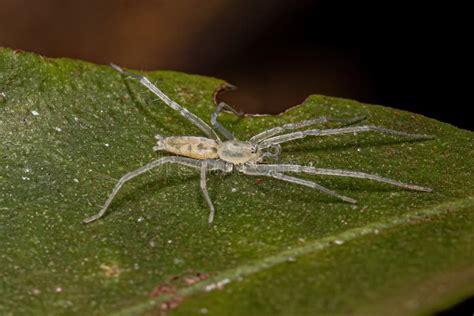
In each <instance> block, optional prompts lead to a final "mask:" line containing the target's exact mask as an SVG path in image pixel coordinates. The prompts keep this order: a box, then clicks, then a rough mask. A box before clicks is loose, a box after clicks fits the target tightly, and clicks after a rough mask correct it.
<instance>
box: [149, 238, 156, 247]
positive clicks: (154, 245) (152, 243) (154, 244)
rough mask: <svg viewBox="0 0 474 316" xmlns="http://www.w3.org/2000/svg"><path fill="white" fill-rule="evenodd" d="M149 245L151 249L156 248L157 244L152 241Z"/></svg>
mask: <svg viewBox="0 0 474 316" xmlns="http://www.w3.org/2000/svg"><path fill="white" fill-rule="evenodd" d="M148 244H149V245H150V247H151V248H154V247H156V242H154V241H153V240H150V241H149V242H148Z"/></svg>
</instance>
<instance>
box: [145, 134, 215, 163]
mask: <svg viewBox="0 0 474 316" xmlns="http://www.w3.org/2000/svg"><path fill="white" fill-rule="evenodd" d="M217 148H218V143H217V142H216V141H215V140H213V139H210V138H206V137H197V136H171V137H165V138H162V139H159V140H158V143H157V146H155V147H154V149H155V150H165V151H168V152H170V153H173V154H176V155H180V156H185V157H190V158H195V159H217V158H219V156H218V154H217Z"/></svg>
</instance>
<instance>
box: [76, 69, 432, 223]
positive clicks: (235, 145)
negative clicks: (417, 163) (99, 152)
mask: <svg viewBox="0 0 474 316" xmlns="http://www.w3.org/2000/svg"><path fill="white" fill-rule="evenodd" d="M112 67H113V68H114V69H115V70H117V71H119V72H120V73H122V74H126V75H129V76H131V77H133V78H135V79H138V80H139V81H140V83H141V84H142V85H144V86H145V87H147V88H148V89H149V90H150V91H151V92H153V93H154V94H155V95H157V96H158V97H159V98H160V99H161V100H162V101H163V102H164V103H165V104H166V105H168V106H169V107H171V108H172V109H174V110H176V111H178V113H180V114H181V115H182V116H184V117H185V118H186V119H188V120H189V121H190V122H191V123H192V124H194V125H196V126H197V127H198V128H199V129H200V130H201V131H202V132H203V133H204V134H205V135H206V136H207V137H200V136H169V137H161V136H160V135H156V139H157V140H158V142H157V145H156V146H154V147H153V149H154V150H155V151H167V152H170V153H173V154H176V155H178V156H167V157H163V158H160V159H157V160H154V161H152V162H150V163H148V164H146V165H144V166H143V167H141V168H138V169H136V170H134V171H132V172H129V173H127V174H126V175H124V176H123V177H122V178H120V180H119V181H118V182H117V184H116V185H115V187H114V189H113V190H112V193H110V195H109V197H108V198H107V200H106V201H105V204H104V206H103V207H102V209H101V210H100V212H99V213H97V214H96V215H94V216H92V217H89V218H87V219H85V220H84V223H90V222H92V221H95V220H97V219H99V218H101V217H102V216H103V215H104V214H105V212H106V210H107V208H108V207H109V205H110V203H111V202H112V200H113V199H114V197H115V195H116V194H117V192H118V191H119V190H120V188H121V187H122V186H123V184H124V183H125V182H127V181H128V180H131V179H132V178H134V177H136V176H138V175H140V174H142V173H144V172H147V171H149V170H151V169H153V168H156V167H158V166H161V165H163V164H167V163H174V164H181V165H185V166H188V167H192V168H196V169H199V170H200V171H201V181H200V184H201V191H202V194H203V196H204V198H205V200H206V202H207V204H208V205H209V209H210V213H209V218H208V222H209V224H210V223H212V221H213V219H214V213H215V208H214V205H213V204H212V201H211V199H210V197H209V193H208V191H207V188H206V173H207V171H209V170H220V171H223V172H226V173H227V172H231V171H233V170H237V171H239V172H242V173H244V174H247V175H252V176H264V177H271V178H275V179H280V180H283V181H288V182H292V183H296V184H300V185H304V186H308V187H310V188H313V189H317V190H319V191H322V192H324V193H326V194H329V195H331V196H334V197H336V198H338V199H340V200H342V201H344V202H348V203H356V200H354V199H352V198H349V197H346V196H343V195H340V194H338V193H336V192H334V191H332V190H329V189H327V188H325V187H323V186H321V185H319V184H317V183H316V182H313V181H309V180H306V179H300V178H297V177H293V176H289V175H287V174H285V173H286V172H296V173H301V172H303V173H309V174H316V175H332V176H341V177H353V178H362V179H370V180H375V181H379V182H384V183H389V184H392V185H396V186H399V187H402V188H406V189H410V190H417V191H424V192H431V191H432V190H431V189H430V188H427V187H422V186H418V185H413V184H406V183H402V182H399V181H396V180H392V179H387V178H384V177H380V176H377V175H372V174H367V173H363V172H358V171H349V170H340V169H324V168H315V167H311V166H301V165H295V164H261V162H262V160H263V159H264V158H266V157H272V158H278V157H279V155H280V144H282V143H286V142H289V141H293V140H296V139H301V138H304V137H306V136H331V135H340V134H352V133H358V132H370V131H374V132H379V133H386V134H392V135H398V136H405V137H411V138H412V139H417V140H418V139H432V137H431V136H428V135H422V134H409V133H405V132H400V131H396V130H392V129H388V128H383V127H377V126H372V125H363V126H345V127H340V128H331V129H323V130H322V129H308V130H303V131H296V132H295V131H293V130H296V129H300V128H303V127H308V126H311V125H315V124H319V123H325V122H339V123H346V124H352V123H356V122H359V121H361V120H363V119H364V117H354V118H330V117H320V118H314V119H311V120H306V121H301V122H296V123H289V124H284V125H281V126H277V127H273V128H270V129H268V130H265V131H263V132H261V133H259V134H257V135H255V136H253V137H252V138H250V139H249V140H248V141H240V140H237V139H235V138H234V136H233V135H232V133H231V132H229V131H228V130H227V129H226V128H224V127H223V126H222V125H221V124H219V122H217V116H218V114H219V113H220V112H221V111H222V110H224V109H226V110H229V111H232V112H234V113H235V114H238V115H239V114H240V113H238V112H237V111H235V110H234V109H233V108H232V107H230V106H229V105H227V104H225V103H220V104H219V105H218V106H217V108H216V110H215V112H214V113H213V114H212V115H211V125H212V126H213V127H214V128H215V129H216V130H217V131H219V132H220V133H221V134H222V136H224V138H225V140H224V141H222V140H221V138H220V137H219V135H217V133H216V132H215V131H214V130H213V129H211V128H210V127H209V125H207V124H206V123H205V122H204V121H203V120H202V119H200V118H199V117H197V116H196V115H194V114H193V113H191V112H189V111H188V110H187V109H185V108H183V107H181V106H180V105H179V104H177V103H176V102H174V101H173V100H171V99H170V98H169V97H168V96H166V95H165V94H164V93H163V92H162V91H161V90H160V89H158V88H157V87H156V86H155V85H154V84H153V83H151V81H150V80H149V79H148V78H146V77H144V76H140V75H137V74H134V73H131V72H128V71H125V70H123V69H122V68H120V67H119V66H117V65H114V64H112ZM285 131H292V132H289V133H283V132H285Z"/></svg>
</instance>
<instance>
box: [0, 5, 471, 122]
mask: <svg viewBox="0 0 474 316" xmlns="http://www.w3.org/2000/svg"><path fill="white" fill-rule="evenodd" d="M464 12H466V13H465V14H464ZM468 13H469V11H468V10H467V8H460V7H457V6H456V4H450V5H448V4H446V3H444V4H436V3H434V2H426V3H423V2H420V1H403V0H400V1H338V0H333V1H331V0H321V1H309V0H296V1H289V0H288V1H284V0H267V1H264V0H205V1H204V0H174V1H171V0H168V1H164V0H155V1H151V0H147V1H138V0H137V1H132V0H128V1H125V0H103V1H88V0H84V1H74V2H73V1H67V0H43V1H26V0H0V46H7V47H11V48H15V49H22V50H26V51H33V52H37V53H40V54H43V55H45V56H49V57H71V58H80V59H84V60H88V61H91V62H95V63H104V64H106V63H109V62H115V63H117V64H119V65H122V66H126V67H130V68H135V69H143V70H155V69H170V70H178V71H184V72H188V73H197V74H203V75H209V76H215V77H219V78H222V79H225V80H226V81H228V82H230V83H232V84H234V85H236V86H238V87H239V89H238V90H237V91H232V92H226V93H224V94H221V96H220V98H221V99H223V100H225V101H227V102H229V103H230V104H232V105H234V106H235V107H236V108H238V109H240V110H242V111H244V112H248V113H278V112H281V111H283V110H284V109H287V108H289V107H291V106H293V105H296V104H299V103H301V102H302V101H303V100H304V99H305V98H306V97H307V96H308V95H309V94H314V93H317V94H324V95H331V96H337V97H344V98H351V99H356V100H359V101H362V102H368V103H376V104H383V105H387V106H391V107H395V108H400V109H404V110H409V111H413V112H417V113H421V114H424V115H426V116H429V117H432V118H436V119H438V120H441V121H445V122H448V123H451V124H453V125H456V126H458V127H462V128H467V129H472V128H473V123H472V118H471V117H472V116H471V117H469V115H468V111H469V108H470V107H471V104H470V101H469V99H468V96H467V92H468V91H469V90H468V89H467V82H468V80H469V79H464V76H467V75H469V73H468V70H467V68H468V65H467V61H468V60H469V59H470V55H469V54H468V52H467V46H468V44H469V43H470V42H471V41H472V34H470V33H468V23H469V22H468V21H469V19H468V17H467V14H468Z"/></svg>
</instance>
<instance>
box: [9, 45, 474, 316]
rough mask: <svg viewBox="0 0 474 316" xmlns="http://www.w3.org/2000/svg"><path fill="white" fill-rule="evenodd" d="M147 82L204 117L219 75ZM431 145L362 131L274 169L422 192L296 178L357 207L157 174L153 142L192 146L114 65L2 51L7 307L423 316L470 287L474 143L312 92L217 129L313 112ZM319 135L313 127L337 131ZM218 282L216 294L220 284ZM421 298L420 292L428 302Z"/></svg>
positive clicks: (296, 152)
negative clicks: (149, 166)
mask: <svg viewBox="0 0 474 316" xmlns="http://www.w3.org/2000/svg"><path fill="white" fill-rule="evenodd" d="M147 76H149V78H150V79H151V80H152V81H153V82H154V83H156V84H157V85H158V86H159V87H160V88H161V89H162V90H163V91H164V92H165V93H166V94H167V95H168V96H169V97H170V98H171V99H173V100H175V101H176V102H178V103H179V104H181V105H182V106H184V107H186V108H187V109H189V110H190V111H192V112H194V113H196V114H197V115H198V116H199V117H201V118H202V119H203V120H205V121H206V122H209V118H210V115H211V113H212V112H213V111H214V108H215V104H214V101H213V94H214V93H215V92H216V91H217V90H218V89H219V88H220V87H222V86H223V85H224V82H223V81H221V80H217V79H213V78H206V77H201V76H195V75H188V74H182V73H176V72H164V71H160V72H153V73H148V74H147ZM360 115H365V116H367V117H368V119H367V124H372V125H378V126H383V127H387V128H393V129H397V130H401V131H406V132H412V133H423V134H429V135H433V136H435V139H434V140H429V141H410V140H408V139H407V138H402V137H393V136H384V135H380V134H376V133H359V134H358V135H342V136H337V137H308V138H306V139H303V140H299V141H295V142H291V143H288V144H284V145H283V152H282V157H281V161H280V162H282V163H298V164H303V165H313V166H319V167H323V168H338V169H348V170H356V171H363V172H368V173H374V174H378V175H381V176H385V177H389V178H393V179H396V180H400V181H404V182H407V183H414V184H419V185H424V186H429V187H431V188H433V189H434V192H433V193H423V192H413V191H407V190H402V189H399V188H396V187H393V186H390V185H385V184H380V183H375V182H371V181H368V180H362V179H349V178H338V177H329V176H304V175H298V176H301V177H304V178H307V179H311V180H314V181H317V182H318V183H320V184H322V185H324V186H326V187H328V188H330V189H333V190H336V191H337V192H339V193H341V194H344V195H347V196H350V197H353V198H355V199H357V200H358V201H359V203H358V204H357V205H355V206H354V205H350V204H347V203H343V202H340V201H338V200H335V199H334V198H332V197H330V196H327V195H324V194H322V193H319V192H317V191H313V190H311V189H309V188H306V187H300V186H296V185H294V184H291V183H285V182H279V181H278V180H273V179H268V178H262V177H258V178H255V177H249V176H245V175H242V174H238V173H233V174H228V175H222V174H221V173H217V172H216V173H212V174H210V175H209V177H208V187H209V192H210V195H211V198H212V200H213V201H214V203H215V206H216V209H217V213H216V218H215V221H214V224H213V225H212V226H209V225H208V224H207V215H208V209H207V206H206V203H205V201H204V199H203V198H202V196H201V193H200V190H199V174H198V173H197V172H196V171H194V170H189V169H186V168H184V167H179V166H166V167H162V168H159V169H157V170H155V171H153V172H149V173H147V174H145V175H142V176H140V177H137V178H136V179H134V180H132V181H131V182H129V183H127V184H126V185H125V186H124V187H123V189H122V190H121V191H120V193H119V194H118V196H117V197H116V199H115V200H114V201H113V203H112V205H111V207H110V209H109V211H108V213H107V216H106V217H104V218H103V219H101V220H99V221H97V222H94V223H92V224H90V225H83V224H82V223H81V221H82V220H83V219H84V218H86V217H88V216H91V215H93V214H95V213H96V212H98V211H99V209H100V208H101V205H102V204H103V203H104V201H105V199H106V198H107V196H108V194H109V193H110V191H111V189H112V188H113V186H114V185H115V183H116V181H117V180H118V179H119V178H120V177H121V176H123V175H124V174H125V173H127V172H129V171H131V170H134V169H136V168H138V167H140V166H142V165H144V164H146V163H148V162H150V161H152V160H153V159H157V158H159V157H161V156H163V155H165V153H155V152H153V150H152V147H153V146H154V144H155V140H154V135H155V134H160V135H162V136H170V135H201V134H200V132H199V130H198V129H197V128H195V127H194V126H192V125H191V124H190V123H188V122H187V121H186V120H184V119H183V118H182V117H181V116H180V115H179V114H177V113H175V112H173V111H172V110H171V109H169V108H167V107H166V106H165V105H164V104H163V103H162V102H161V101H159V100H157V98H156V97H155V96H154V95H153V94H151V93H150V92H149V91H148V90H146V89H145V88H144V87H143V86H141V85H140V84H139V83H138V82H136V81H135V80H127V79H126V77H124V76H121V75H120V74H119V73H117V72H116V71H114V70H113V69H111V68H110V67H108V66H98V65H93V64H89V63H85V62H81V61H75V60H69V59H46V58H43V57H40V56H37V55H34V54H29V53H22V52H21V53H19V52H13V51H11V50H8V49H0V134H1V135H2V139H1V141H0V153H1V159H0V240H1V248H2V251H1V254H0V260H1V264H0V277H1V280H2V282H1V283H0V314H8V313H14V314H49V315H51V314H78V315H83V314H97V315H106V314H121V315H135V314H146V313H148V312H149V313H155V312H156V311H159V310H160V309H161V310H163V309H165V310H170V312H171V314H177V315H181V314H182V315H190V314H203V313H208V314H210V315H223V314H228V315H257V314H258V315H265V314H278V315H314V314H348V313H352V314H355V315H358V314H360V315H380V313H381V311H382V312H384V313H386V314H387V313H388V314H390V313H392V314H394V315H395V314H420V313H431V312H433V311H435V310H437V309H440V308H444V307H446V306H449V305H450V304H453V303H455V302H457V301H459V300H460V299H462V298H464V297H467V296H468V295H470V294H471V295H472V294H473V293H474V286H473V284H474V270H473V268H472V266H473V263H474V254H473V253H474V251H473V245H472V241H473V237H474V231H473V229H472V223H473V211H474V200H473V192H474V190H473V189H474V185H473V174H472V170H473V167H474V134H473V133H472V132H469V131H465V130H460V129H457V128H455V127H453V126H451V125H448V124H445V123H441V122H438V121H435V120H432V119H428V118H426V117H423V116H421V115H417V114H413V113H408V112H403V111H398V110H394V109H391V108H387V107H382V106H375V105H367V104H361V103H358V102H356V101H350V100H344V99H337V98H330V97H324V96H316V95H314V96H310V97H309V98H308V99H307V100H306V101H305V102H304V104H302V105H300V106H297V107H294V108H292V109H290V110H289V111H287V112H285V113H283V114H281V115H277V116H245V117H243V118H240V119H239V118H237V117H235V116H234V115H232V114H228V113H225V114H224V115H222V117H221V122H222V124H223V125H224V126H226V127H228V128H229V129H230V130H231V131H232V132H233V133H234V134H235V135H236V137H237V138H239V139H243V140H245V139H248V138H250V137H251V136H253V135H254V134H256V133H258V132H260V131H262V130H264V129H266V128H270V127H273V126H275V125H279V124H284V123H288V122H296V121H300V120H305V119H309V118H313V117H319V116H332V117H345V118H348V117H354V116H360ZM340 126H341V125H340V124H324V125H323V127H324V128H330V127H340ZM219 288H222V289H219ZM426 293H431V294H430V295H427V294H426Z"/></svg>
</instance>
